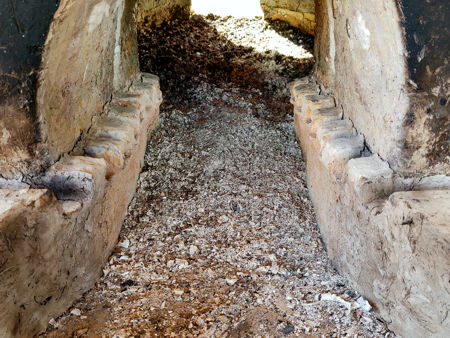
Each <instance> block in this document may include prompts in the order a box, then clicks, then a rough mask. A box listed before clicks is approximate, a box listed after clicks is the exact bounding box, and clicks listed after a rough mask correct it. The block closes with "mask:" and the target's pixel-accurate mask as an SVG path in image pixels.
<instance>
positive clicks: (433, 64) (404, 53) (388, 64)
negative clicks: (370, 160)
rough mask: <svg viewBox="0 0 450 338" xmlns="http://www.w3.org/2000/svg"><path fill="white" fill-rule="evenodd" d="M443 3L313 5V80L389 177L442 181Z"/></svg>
mask: <svg viewBox="0 0 450 338" xmlns="http://www.w3.org/2000/svg"><path fill="white" fill-rule="evenodd" d="M448 7H449V5H448V2H446V1H441V0H433V1H427V2H423V1H404V2H403V4H402V3H401V2H398V1H375V0H368V1H359V0H355V1H343V0H333V1H331V0H323V1H316V18H317V29H316V45H315V56H316V74H317V75H318V78H319V79H320V81H321V82H322V84H323V85H324V86H326V87H328V88H329V89H331V90H332V91H333V92H334V94H335V95H336V97H337V98H338V101H339V102H338V103H339V105H341V106H342V109H343V111H344V114H345V115H346V116H347V117H349V118H350V119H351V120H352V121H353V123H354V124H355V127H356V128H357V130H358V131H359V132H360V133H362V134H363V135H364V137H365V139H366V145H367V147H368V149H369V150H370V151H372V152H376V153H378V154H379V155H380V156H381V157H382V158H383V159H384V160H386V161H388V163H389V164H390V165H391V166H392V168H394V169H395V170H397V171H399V172H402V173H404V174H405V175H415V174H417V173H418V172H420V173H422V174H424V175H426V174H439V173H449V163H450V162H449V155H448V154H449V138H448V135H449V134H448V130H449V119H450V112H449V105H448V97H449V81H450V80H449V74H450V72H449V66H448V45H449V43H448V39H449V32H448V27H447V26H448V25H447V24H446V22H448V20H449V18H448V16H449V15H450V14H449V13H450V11H449V8H448Z"/></svg>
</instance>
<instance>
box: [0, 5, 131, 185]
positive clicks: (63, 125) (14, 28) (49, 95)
mask: <svg viewBox="0 0 450 338" xmlns="http://www.w3.org/2000/svg"><path fill="white" fill-rule="evenodd" d="M2 1H3V0H2ZM5 2H6V3H5V6H4V9H3V8H2V12H1V15H2V19H4V21H3V22H6V23H7V26H6V27H7V29H6V30H2V32H1V33H0V34H2V35H1V36H0V37H1V46H2V53H1V59H0V60H1V63H0V66H1V69H0V73H1V80H0V86H1V87H2V89H6V90H2V92H3V93H4V94H2V95H1V98H0V100H1V102H0V105H1V116H0V126H1V127H2V128H1V131H0V133H1V134H0V172H1V174H0V176H2V177H4V178H10V179H11V178H15V179H23V178H24V176H33V175H36V174H37V173H38V172H41V171H42V170H44V169H46V168H48V167H49V166H50V165H51V164H53V163H54V162H55V161H56V160H57V159H58V158H60V157H61V156H62V155H63V154H65V153H67V152H70V151H71V150H72V149H73V147H74V145H75V143H76V142H77V141H78V140H79V139H80V137H82V135H83V134H84V133H85V132H86V131H87V130H88V129H89V128H90V126H91V120H92V117H93V116H94V115H97V114H100V113H101V112H102V111H103V107H104V105H105V104H106V103H107V101H108V100H109V99H110V97H111V95H112V93H113V92H114V91H115V90H119V89H121V88H122V87H124V86H126V85H127V83H129V82H130V81H131V80H132V79H133V78H134V77H135V75H136V74H137V72H138V68H139V67H138V57H137V45H136V0H95V1H83V0H62V1H43V0H42V1H5ZM58 4H59V7H58ZM55 11H56V13H55ZM52 18H53V21H51V20H52ZM50 22H52V23H51V24H50ZM2 27H3V26H2ZM47 32H48V33H47ZM44 42H45V44H44ZM43 45H44V46H43ZM38 69H39V74H38V73H37V70H38ZM36 79H37V80H36Z"/></svg>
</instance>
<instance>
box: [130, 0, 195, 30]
mask: <svg viewBox="0 0 450 338" xmlns="http://www.w3.org/2000/svg"><path fill="white" fill-rule="evenodd" d="M191 3H192V1H191V0H139V6H138V9H139V16H138V23H139V25H150V26H159V25H160V24H162V23H163V22H165V21H168V20H170V19H172V18H187V17H189V15H190V12H191Z"/></svg>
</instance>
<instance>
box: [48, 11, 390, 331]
mask: <svg viewBox="0 0 450 338" xmlns="http://www.w3.org/2000/svg"><path fill="white" fill-rule="evenodd" d="M139 38H140V48H141V50H140V53H141V66H142V68H143V70H144V71H147V72H151V73H155V74H157V75H159V76H160V77H161V87H162V90H163V93H164V98H165V101H164V103H163V105H162V106H161V127H160V128H159V129H158V130H157V131H156V132H155V133H154V134H153V135H152V137H151V139H150V142H149V145H148V151H147V154H146V158H145V166H144V169H143V172H142V174H141V177H140V180H139V188H138V191H137V193H136V197H135V199H134V201H133V202H132V204H131V205H130V208H129V214H128V216H127V218H126V220H125V223H124V226H123V230H122V233H121V235H120V240H119V244H118V246H117V247H116V249H115V251H114V253H113V255H112V256H111V258H110V261H109V264H108V265H107V266H106V267H105V268H104V271H103V272H104V274H103V277H102V278H101V280H100V281H99V282H98V283H97V285H96V286H95V287H94V288H93V289H92V290H91V291H89V292H88V293H86V294H85V295H84V296H83V298H82V299H81V300H80V301H78V302H77V303H76V304H74V306H73V307H72V308H71V309H70V310H68V311H67V312H66V313H65V314H64V315H63V316H62V317H60V318H58V319H56V320H52V321H51V323H50V327H49V329H48V331H47V332H46V333H45V334H44V335H43V336H47V337H147V336H148V337H282V336H292V337H294V336H305V335H306V336H308V335H312V336H323V337H341V336H352V337H353V336H366V337H392V336H393V334H392V333H390V332H389V331H388V330H387V329H386V325H385V324H384V323H383V322H382V321H380V320H379V319H378V318H377V317H376V315H375V314H374V313H373V312H371V311H368V308H367V303H365V301H364V299H362V298H360V297H359V295H358V294H357V293H356V292H355V291H354V290H352V289H351V288H350V287H349V286H348V284H347V282H346V281H345V279H344V278H342V277H341V276H339V275H338V273H337V272H336V271H335V270H334V269H333V267H332V266H331V264H330V262H329V261H328V260H327V255H326V251H325V248H324V244H323V243H322V240H321V237H320V233H319V229H318V227H317V224H316V221H315V216H314V211H313V207H312V205H311V202H310V200H309V197H308V190H307V187H306V183H305V164H304V162H303V159H302V155H301V149H300V146H299V144H298V143H297V141H296V139H295V135H294V130H293V123H292V120H293V118H292V116H291V110H292V107H291V106H290V104H289V96H288V91H287V88H288V85H287V84H288V82H290V81H292V80H293V79H295V78H297V77H302V76H304V75H307V74H308V73H309V72H310V70H311V67H312V58H311V54H310V53H311V38H308V37H304V36H302V35H301V34H300V33H298V32H296V31H294V30H293V29H291V28H288V27H285V26H284V25H283V24H279V23H278V24H277V23H274V24H273V25H269V24H267V23H266V22H265V21H264V20H262V19H258V18H255V19H243V18H240V19H237V18H233V17H227V18H221V17H215V16H212V15H209V16H207V17H203V16H194V17H193V18H192V19H191V20H190V21H188V22H173V23H172V24H170V25H165V26H163V27H160V28H159V29H158V30H154V31H151V30H148V31H146V32H141V33H140V37H139ZM243 45H247V46H250V47H245V46H243ZM252 46H253V47H252ZM275 50H277V52H275ZM281 53H283V54H281ZM293 56H297V58H295V57H293Z"/></svg>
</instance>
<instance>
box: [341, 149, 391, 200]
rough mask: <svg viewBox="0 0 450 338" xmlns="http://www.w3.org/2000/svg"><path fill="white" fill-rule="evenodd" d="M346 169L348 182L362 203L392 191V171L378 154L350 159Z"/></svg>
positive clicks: (387, 194)
mask: <svg viewBox="0 0 450 338" xmlns="http://www.w3.org/2000/svg"><path fill="white" fill-rule="evenodd" d="M346 171H347V177H348V182H349V184H350V185H351V187H352V188H353V189H354V190H355V193H356V194H357V196H358V198H359V200H361V201H362V202H363V203H369V202H371V201H373V200H375V199H378V198H382V197H386V196H389V195H390V194H391V193H392V192H393V189H394V188H393V180H392V175H393V171H392V169H391V168H390V167H389V165H388V163H387V162H385V161H383V160H382V159H381V158H380V157H379V156H378V155H372V156H370V157H360V158H355V159H351V160H350V161H348V163H347V166H346Z"/></svg>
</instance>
